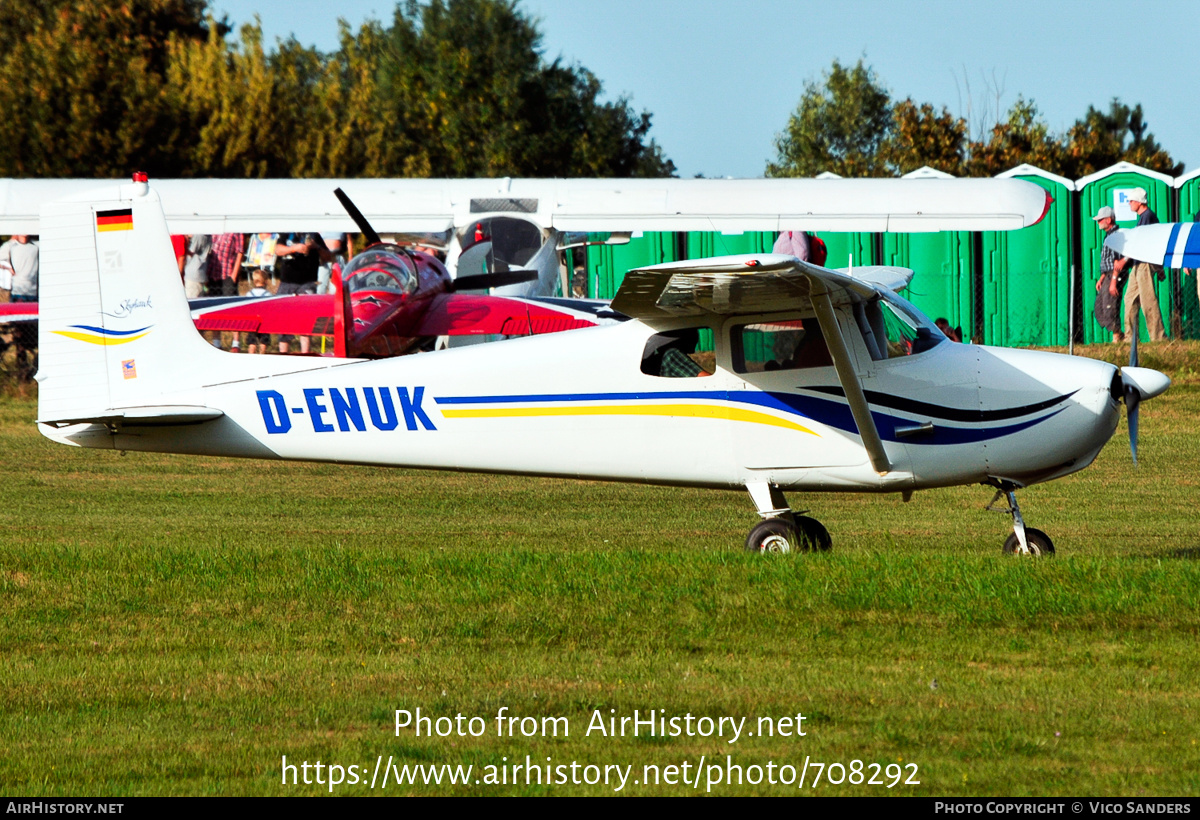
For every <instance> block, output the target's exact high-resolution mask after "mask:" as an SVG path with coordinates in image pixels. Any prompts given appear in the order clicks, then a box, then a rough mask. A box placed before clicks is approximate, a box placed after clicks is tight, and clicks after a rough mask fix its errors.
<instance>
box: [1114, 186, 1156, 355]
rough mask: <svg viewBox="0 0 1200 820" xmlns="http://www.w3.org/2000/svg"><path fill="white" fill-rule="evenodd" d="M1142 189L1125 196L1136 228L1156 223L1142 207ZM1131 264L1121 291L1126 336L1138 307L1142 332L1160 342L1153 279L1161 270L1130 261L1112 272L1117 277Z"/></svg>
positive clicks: (1121, 261)
mask: <svg viewBox="0 0 1200 820" xmlns="http://www.w3.org/2000/svg"><path fill="white" fill-rule="evenodd" d="M1146 200H1147V197H1146V189H1145V188H1134V189H1133V193H1131V194H1130V195H1129V207H1130V208H1131V209H1132V210H1133V212H1134V213H1135V214H1137V216H1138V221H1137V226H1138V227H1139V228H1140V227H1142V226H1143V225H1156V224H1158V217H1157V216H1156V215H1155V213H1154V211H1152V210H1150V206H1148V205H1147V204H1146ZM1131 265H1132V273H1130V274H1129V287H1128V288H1126V290H1125V327H1126V329H1127V331H1128V332H1129V333H1130V334H1134V333H1137V330H1138V307H1139V305H1140V307H1141V310H1142V312H1143V313H1145V314H1146V331H1147V332H1148V333H1149V334H1150V339H1151V341H1155V342H1161V341H1162V340H1163V339H1165V338H1167V332H1166V330H1165V329H1164V328H1163V320H1162V311H1161V310H1159V307H1158V295H1157V294H1156V293H1155V292H1154V279H1155V277H1156V276H1159V277H1161V276H1162V275H1163V270H1162V267H1161V266H1159V265H1151V264H1149V263H1148V262H1137V261H1135V260H1133V259H1128V258H1121V259H1119V260H1117V262H1116V264H1115V265H1114V269H1115V270H1116V271H1117V274H1118V276H1119V275H1121V274H1123V273H1125V272H1126V270H1127V269H1129V267H1130V266H1131Z"/></svg>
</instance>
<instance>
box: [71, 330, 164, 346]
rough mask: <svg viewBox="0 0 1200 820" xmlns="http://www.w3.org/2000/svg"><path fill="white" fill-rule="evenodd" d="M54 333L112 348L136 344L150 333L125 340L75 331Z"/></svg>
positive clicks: (127, 337)
mask: <svg viewBox="0 0 1200 820" xmlns="http://www.w3.org/2000/svg"><path fill="white" fill-rule="evenodd" d="M51 332H52V333H57V334H58V335H59V336H66V337H67V338H68V339H74V340H76V341H77V342H87V343H88V344H90V345H104V346H105V347H110V346H112V345H126V344H129V343H130V342H136V341H137V340H138V339H140V338H142V337H143V336H149V335H150V333H149V331H147V332H146V333H139V334H138V335H136V336H125V337H123V338H119V339H118V338H115V337H114V338H109V337H106V336H94V335H92V334H90V333H76V332H75V331H73V330H54V331H51Z"/></svg>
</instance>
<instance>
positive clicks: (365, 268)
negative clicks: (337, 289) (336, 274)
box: [342, 248, 417, 294]
mask: <svg viewBox="0 0 1200 820" xmlns="http://www.w3.org/2000/svg"><path fill="white" fill-rule="evenodd" d="M342 282H343V283H344V287H345V288H346V289H347V290H348V291H349V292H350V293H356V292H358V291H364V290H374V291H389V292H391V293H396V294H408V293H412V292H413V291H415V290H416V289H417V269H416V267H415V266H414V265H413V263H412V260H411V259H409V258H408V256H407V255H406V254H404V253H399V252H397V251H394V250H390V249H387V248H376V249H374V250H368V251H364V252H363V253H360V254H359V255H358V256H356V257H354V258H353V259H351V260H350V261H349V262H347V263H346V267H345V268H343V269H342Z"/></svg>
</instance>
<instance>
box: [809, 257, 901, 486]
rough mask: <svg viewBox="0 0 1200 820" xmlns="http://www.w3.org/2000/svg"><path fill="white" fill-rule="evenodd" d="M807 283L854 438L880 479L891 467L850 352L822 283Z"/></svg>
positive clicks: (811, 280)
mask: <svg viewBox="0 0 1200 820" xmlns="http://www.w3.org/2000/svg"><path fill="white" fill-rule="evenodd" d="M809 281H810V282H812V304H813V308H814V309H816V311H817V321H818V322H819V323H820V325H821V332H822V333H823V334H824V335H825V344H826V345H828V347H829V353H830V355H832V356H833V366H834V367H835V368H836V369H837V374H838V381H840V382H841V383H842V390H844V391H845V392H846V400H847V401H848V402H849V403H850V413H851V414H852V415H853V416H854V423H855V424H856V425H857V426H858V434H859V435H860V436H861V437H862V442H863V447H865V448H866V450H867V456H868V457H870V459H871V466H872V467H874V468H875V472H877V473H879V474H880V475H884V474H886V473H889V472H891V470H892V465H891V462H889V461H888V457H887V453H885V452H884V450H883V440H882V439H881V438H880V437H879V430H877V429H876V428H875V419H873V418H871V408H870V406H869V405H868V404H867V397H866V396H864V395H863V389H862V384H860V383H859V381H858V374H857V373H856V372H854V362H852V361H851V360H850V350H849V348H847V347H846V340H845V339H843V338H842V329H841V327H839V325H838V320H837V315H836V314H835V313H834V312H833V302H832V301H830V299H829V291H828V290H827V289H826V288H825V284H824V283H823V282H821V281H819V280H817V279H815V278H813V277H811V276H810V277H809Z"/></svg>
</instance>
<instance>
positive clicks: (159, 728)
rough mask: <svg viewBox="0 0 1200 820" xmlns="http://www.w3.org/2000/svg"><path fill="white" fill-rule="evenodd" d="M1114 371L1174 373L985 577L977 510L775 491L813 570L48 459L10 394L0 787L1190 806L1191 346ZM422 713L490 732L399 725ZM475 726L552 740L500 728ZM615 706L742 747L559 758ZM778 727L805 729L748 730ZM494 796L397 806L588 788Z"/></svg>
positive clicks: (166, 461)
mask: <svg viewBox="0 0 1200 820" xmlns="http://www.w3.org/2000/svg"><path fill="white" fill-rule="evenodd" d="M1092 352H1094V353H1104V354H1109V351H1107V350H1100V349H1097V350H1096V351H1092ZM1143 354H1144V355H1143V364H1147V365H1150V366H1159V367H1162V368H1164V369H1166V370H1167V371H1168V372H1170V374H1171V375H1172V376H1173V377H1174V378H1175V379H1176V383H1175V385H1174V386H1173V387H1172V389H1171V391H1170V392H1169V393H1167V394H1166V395H1165V396H1164V397H1162V398H1159V399H1156V400H1154V401H1152V402H1149V403H1147V404H1145V405H1144V406H1143V409H1142V437H1141V447H1140V452H1139V456H1140V460H1141V467H1140V468H1139V469H1138V470H1136V471H1134V470H1133V469H1132V468H1131V466H1130V459H1129V451H1128V443H1127V438H1126V436H1125V432H1124V427H1123V426H1122V429H1121V430H1119V431H1118V433H1117V435H1116V436H1115V437H1114V438H1113V440H1112V442H1111V443H1110V445H1109V446H1108V447H1107V448H1106V449H1105V451H1104V452H1103V453H1102V455H1101V456H1100V458H1099V459H1098V461H1097V463H1096V464H1094V465H1093V466H1092V467H1090V468H1089V469H1087V470H1085V471H1084V472H1082V473H1079V474H1076V475H1074V476H1071V477H1069V478H1067V479H1064V480H1061V481H1058V482H1054V483H1052V484H1049V485H1045V486H1039V487H1033V488H1030V489H1028V490H1025V491H1023V492H1022V493H1021V501H1022V510H1023V512H1024V513H1025V515H1026V519H1027V520H1028V521H1029V523H1030V524H1032V525H1033V526H1037V527H1039V528H1041V529H1044V530H1046V531H1047V532H1049V533H1050V535H1051V536H1052V537H1053V538H1054V540H1055V544H1056V546H1057V548H1058V551H1059V555H1058V557H1056V558H1054V559H1047V560H1026V559H1020V558H1016V557H1013V556H1004V555H1003V554H1002V553H1001V550H1000V545H1001V543H1002V542H1003V540H1004V537H1005V536H1006V535H1007V533H1008V532H1009V531H1010V527H1009V522H1008V519H1007V518H1006V517H1002V516H999V515H995V514H992V513H986V512H984V511H983V509H982V508H983V506H984V505H985V504H986V503H987V501H988V500H989V499H990V497H991V490H990V489H988V488H986V487H966V488H957V489H952V490H944V491H936V492H928V493H918V494H917V495H916V496H915V497H914V498H913V500H912V502H911V503H908V504H903V503H901V502H900V500H899V498H898V497H897V496H885V497H868V496H855V495H821V496H808V497H804V498H796V499H793V501H794V503H795V504H796V505H797V506H801V507H809V508H811V509H812V511H813V513H812V514H814V515H816V516H818V517H819V518H820V519H821V520H822V521H823V522H824V523H825V524H826V525H827V526H828V527H829V529H830V531H831V532H832V534H833V537H834V551H833V552H832V553H831V554H824V555H788V556H755V555H749V554H746V553H744V552H743V551H742V550H741V544H742V541H743V539H744V538H745V534H746V532H747V531H748V530H749V528H750V526H751V525H752V524H753V523H754V521H755V520H756V517H755V516H754V514H753V508H752V506H751V504H750V502H749V499H748V498H747V497H745V495H744V494H742V493H733V492H728V493H725V492H712V491H699V490H679V489H666V488H654V487H641V486H634V485H618V484H603V483H592V482H566V481H553V480H534V479H523V478H510V477H494V476H469V475H458V474H436V473H424V472H412V471H388V470H380V469H367V468H354V467H338V466H327V465H309V464H294V463H291V464H285V463H265V462H243V461H236V460H222V459H213V458H188V457H176V456H158V455H145V454H130V455H128V456H125V457H122V456H120V455H118V454H116V453H112V452H98V451H86V450H79V449H75V448H66V447H60V446H57V445H54V444H51V443H49V442H48V441H46V440H44V439H43V438H41V436H40V435H39V434H38V433H37V430H36V428H35V427H34V425H33V423H32V419H33V418H34V416H35V413H36V404H35V401H34V400H32V399H31V398H28V397H20V396H10V397H9V398H6V399H0V454H2V455H3V467H2V469H3V475H4V492H3V501H4V503H3V505H2V506H0V525H2V526H3V532H4V535H3V537H2V538H0V541H2V543H0V616H2V620H0V669H3V672H2V673H0V748H2V749H3V752H0V792H2V793H3V794H5V795H44V796H56V795H114V796H115V795H143V794H145V795H158V794H188V795H192V794H222V795H239V794H251V795H279V794H289V795H292V794H309V793H314V794H315V793H326V792H327V791H328V786H324V785H316V784H315V783H314V784H312V785H307V786H306V785H303V784H301V785H298V786H291V785H289V786H283V785H281V777H282V774H281V763H282V757H283V756H284V755H286V756H287V760H288V763H289V764H292V763H295V764H299V763H301V762H303V761H308V762H309V763H315V762H316V761H317V760H321V761H322V762H323V763H324V764H325V765H328V764H330V763H335V764H339V765H341V766H342V767H348V766H350V765H355V766H358V767H364V768H365V769H366V771H365V773H362V774H360V777H361V778H362V779H363V780H369V779H370V774H371V770H372V769H373V768H374V767H375V765H376V762H377V760H378V759H379V756H380V755H382V757H383V760H384V762H385V763H386V761H387V759H388V757H389V756H390V757H391V758H392V760H393V762H394V763H395V764H396V765H397V766H400V765H404V764H420V765H439V764H442V763H448V764H454V765H457V764H461V765H463V766H466V765H472V766H473V767H474V769H473V774H472V777H471V779H472V781H473V780H474V779H476V778H479V779H483V778H484V777H486V776H487V775H486V772H487V770H486V769H484V768H483V767H487V766H493V767H496V766H501V767H502V766H511V765H512V764H513V763H514V762H519V763H522V764H523V763H524V762H525V757H526V755H529V756H530V757H531V758H532V761H533V762H534V764H535V765H536V764H539V763H540V764H541V765H542V766H543V767H544V766H545V765H547V764H546V760H545V759H546V758H547V757H549V758H551V761H550V764H549V765H551V766H559V765H569V764H570V763H571V762H572V761H576V762H578V763H579V765H580V767H582V766H583V765H585V764H593V765H599V766H604V765H605V764H619V765H621V766H627V765H628V766H632V769H631V770H630V771H631V775H630V777H629V782H628V783H627V785H626V786H625V787H624V788H623V789H622V791H621V792H620V793H622V794H630V793H631V794H648V793H654V794H686V793H695V792H697V791H698V792H700V793H703V792H704V791H705V789H706V783H705V781H704V780H703V779H702V780H701V782H700V784H699V788H698V789H695V790H694V789H693V787H692V786H691V785H690V784H689V785H683V784H681V783H680V784H676V785H671V784H668V783H667V782H665V781H660V782H659V783H658V784H657V785H653V784H651V785H647V784H646V783H645V782H639V783H638V784H637V785H635V784H634V782H633V781H634V780H639V781H642V778H643V774H644V772H645V769H644V767H645V766H647V765H650V766H658V767H659V770H660V772H663V773H664V776H668V775H666V774H665V773H666V771H667V770H666V769H665V767H667V766H669V765H672V764H674V765H680V764H683V763H684V762H685V761H686V762H688V763H689V765H690V766H691V767H692V768H691V776H693V777H694V776H695V767H696V765H697V764H698V762H699V760H700V758H701V756H702V755H703V756H705V759H706V765H708V764H709V763H711V762H712V761H714V759H715V760H716V761H717V762H719V763H720V765H721V767H722V769H724V767H725V765H726V762H727V761H726V755H729V756H730V757H731V760H732V763H733V764H736V765H741V766H742V767H743V769H744V770H746V771H747V774H746V775H745V776H746V777H747V778H749V777H750V776H751V775H750V774H749V770H747V769H746V767H749V766H751V765H752V764H757V765H759V766H764V767H765V766H766V765H767V763H768V762H773V763H774V764H775V765H776V766H779V765H782V764H788V765H791V766H796V767H800V766H802V765H803V763H804V761H805V759H806V758H808V759H809V760H810V762H811V763H816V762H823V763H835V762H841V763H843V764H845V765H846V766H849V765H850V763H851V761H853V760H860V761H864V763H865V764H871V763H879V764H880V765H881V771H885V769H883V768H882V767H886V766H887V765H888V764H899V766H900V767H909V766H911V764H914V763H915V764H917V767H918V774H917V776H916V777H915V778H914V779H917V780H919V781H920V785H905V784H904V783H903V782H901V783H900V784H897V785H896V786H895V787H894V788H892V789H890V790H889V789H888V788H886V787H884V786H873V785H868V784H865V783H863V784H852V783H851V782H846V783H843V784H841V785H830V784H827V783H826V782H825V781H824V780H823V781H822V782H821V783H820V785H819V786H818V788H817V789H816V790H815V792H814V791H813V789H812V787H811V780H812V778H813V776H814V770H813V769H812V768H810V770H809V772H808V774H807V777H808V780H809V783H808V784H806V786H805V788H804V793H805V794H808V793H815V794H825V795H836V794H889V793H890V794H897V793H899V794H914V795H1130V796H1138V795H1156V796H1157V795H1182V794H1196V793H1197V792H1200V747H1198V746H1197V738H1198V736H1200V731H1198V730H1200V687H1198V685H1197V681H1200V658H1198V657H1197V646H1198V637H1200V606H1198V604H1200V560H1198V559H1200V517H1198V516H1197V512H1196V507H1197V503H1196V502H1197V500H1198V499H1200V493H1198V492H1197V484H1198V482H1200V438H1198V437H1197V424H1196V419H1197V417H1198V415H1200V374H1198V371H1200V346H1196V345H1177V344H1175V345H1167V346H1162V347H1158V348H1155V347H1152V346H1147V347H1146V348H1145V349H1144V350H1143ZM1111 355H1113V356H1114V359H1115V360H1119V359H1120V358H1121V357H1122V356H1123V355H1124V354H1122V353H1120V352H1113V353H1111ZM418 707H419V708H420V709H421V710H422V713H423V714H428V715H432V716H434V717H436V716H439V715H442V716H450V717H453V716H454V715H456V714H462V715H464V716H466V717H470V716H480V717H482V718H484V719H486V721H487V722H486V731H485V732H484V733H483V734H482V736H480V737H470V736H466V737H459V736H451V737H445V738H439V737H434V738H428V737H420V738H418V737H416V736H415V734H414V732H413V731H412V730H411V729H408V728H405V729H402V730H401V731H400V734H399V736H397V735H396V731H395V727H394V721H395V717H394V715H395V710H397V709H405V710H410V711H411V710H415V709H416V708H418ZM501 707H506V708H507V710H508V711H507V714H508V715H513V716H533V717H537V718H542V717H566V718H567V719H568V721H569V731H570V735H569V736H568V737H563V736H561V732H560V735H559V736H558V737H540V736H536V737H517V738H510V737H507V736H505V737H498V736H497V733H496V723H495V720H494V718H495V716H496V714H497V712H498V710H500V709H501ZM635 709H637V710H640V712H641V714H642V715H643V716H644V715H645V713H646V711H647V710H651V709H653V710H660V709H661V710H665V711H664V712H663V713H661V714H662V715H663V716H665V717H667V718H669V717H671V716H676V715H677V716H681V717H682V716H684V715H686V714H688V713H690V714H691V715H693V716H695V717H703V716H707V717H712V718H718V717H720V716H731V717H735V718H736V717H741V716H747V717H748V718H749V720H748V721H747V723H746V724H745V728H746V729H747V730H749V731H755V736H754V737H747V736H745V735H743V736H741V737H740V738H739V739H738V740H737V742H735V743H728V742H727V741H728V740H729V735H728V733H726V735H725V737H723V738H718V737H708V738H705V737H699V736H692V737H689V736H686V735H684V736H679V737H665V738H664V737H661V736H655V737H647V736H645V734H644V733H643V734H642V735H641V736H640V737H636V738H635V737H630V736H626V737H605V736H600V735H598V734H597V733H596V732H592V734H591V735H590V736H585V734H584V732H585V730H586V728H587V727H588V725H589V721H590V719H591V718H592V716H593V714H594V710H600V714H601V715H602V716H604V717H606V718H607V717H611V716H614V715H615V716H622V715H632V712H633V710H635ZM610 710H615V712H610ZM797 713H802V714H803V715H804V716H805V718H806V720H805V722H804V723H803V724H802V726H803V728H804V729H805V731H806V736H804V737H779V736H776V737H762V736H758V732H757V731H756V730H757V728H758V724H757V719H758V718H759V717H760V716H761V717H770V718H775V719H779V718H783V717H786V716H789V715H790V716H793V717H794V716H795V715H796V714H797ZM784 726H785V727H786V724H784ZM697 728H699V724H697ZM493 771H498V770H495V769H494V770H493ZM505 771H506V777H507V779H508V780H509V782H508V784H507V785H506V784H503V783H502V784H500V785H491V784H488V783H480V784H478V785H477V784H475V783H474V782H470V783H468V784H467V785H465V786H464V785H457V786H450V785H447V784H443V785H441V786H424V785H417V786H407V787H405V788H404V789H403V791H405V792H411V793H440V794H500V793H521V794H581V793H588V794H610V793H612V792H613V791H614V786H613V785H611V784H609V785H605V784H604V783H603V782H601V783H599V784H597V785H586V784H581V785H576V784H573V783H566V784H563V785H557V784H555V785H545V784H544V783H543V784H542V785H540V786H539V785H536V784H533V785H526V784H525V777H526V775H525V773H524V772H521V773H520V774H519V776H518V779H519V782H518V783H517V784H516V785H513V784H512V779H511V778H512V773H511V769H507V770H505ZM776 771H777V777H780V778H783V779H786V774H783V771H784V770H778V769H777V770H776ZM872 771H873V770H871V769H870V768H869V767H868V768H866V769H865V775H866V776H867V777H869V776H870V775H871V774H872ZM583 772H584V770H583V769H582V768H580V769H577V770H576V772H575V774H574V775H572V774H571V773H568V774H567V775H566V776H567V777H568V778H570V777H572V776H577V777H582V776H583V774H582V773H583ZM910 772H911V769H908V768H905V769H904V778H906V779H907V778H910V777H911V774H910ZM683 774H684V776H687V775H688V773H687V772H683ZM299 776H300V777H301V778H302V777H303V774H302V773H301V774H300V775H299ZM556 776H557V775H556ZM543 777H544V772H543ZM702 778H703V774H702ZM347 779H349V778H348V774H347ZM850 779H852V778H850ZM881 779H883V780H884V782H885V783H887V782H891V779H890V778H888V777H886V776H884V777H882V778H881ZM397 791H399V790H398V789H397V787H396V786H395V785H394V784H389V785H388V788H387V790H386V791H383V790H380V789H378V788H377V789H376V790H375V791H374V792H372V791H371V790H370V788H369V787H368V786H367V785H365V784H364V783H359V784H356V785H350V784H343V785H339V786H338V787H337V788H336V789H335V793H338V794H369V793H375V794H389V793H396V792H397ZM713 791H714V793H719V794H739V793H758V794H791V793H794V792H796V791H797V787H796V786H795V785H791V786H788V785H783V784H782V783H777V784H775V785H772V784H770V783H769V782H767V781H766V780H764V781H763V782H762V783H760V784H758V785H754V784H751V783H749V782H746V781H743V783H742V784H741V785H737V784H736V783H734V784H733V785H728V784H725V783H722V784H721V785H720V786H717V787H714V789H713Z"/></svg>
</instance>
